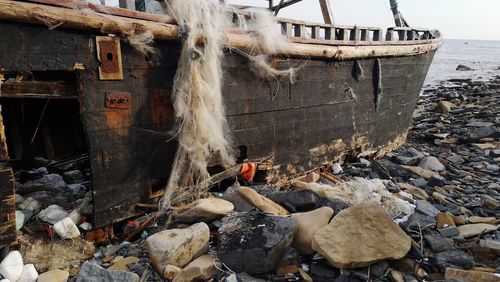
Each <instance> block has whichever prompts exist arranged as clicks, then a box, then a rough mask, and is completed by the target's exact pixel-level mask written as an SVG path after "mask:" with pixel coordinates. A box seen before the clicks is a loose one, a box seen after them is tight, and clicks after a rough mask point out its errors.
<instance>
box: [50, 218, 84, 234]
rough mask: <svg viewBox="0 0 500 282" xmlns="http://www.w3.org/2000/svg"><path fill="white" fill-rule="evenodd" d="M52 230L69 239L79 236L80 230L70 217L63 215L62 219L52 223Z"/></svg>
mask: <svg viewBox="0 0 500 282" xmlns="http://www.w3.org/2000/svg"><path fill="white" fill-rule="evenodd" d="M54 231H55V232H56V233H57V235H59V237H61V238H63V239H71V238H75V237H78V236H80V230H78V227H76V225H75V223H74V222H73V220H71V218H69V217H65V218H64V219H63V220H61V221H59V222H57V223H56V224H54Z"/></svg>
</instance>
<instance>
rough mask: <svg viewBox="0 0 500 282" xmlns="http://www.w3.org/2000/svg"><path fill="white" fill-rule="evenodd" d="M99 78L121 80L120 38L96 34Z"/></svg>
mask: <svg viewBox="0 0 500 282" xmlns="http://www.w3.org/2000/svg"><path fill="white" fill-rule="evenodd" d="M95 41H96V46H97V59H98V60H99V62H100V63H101V64H100V65H99V79H101V80H122V79H123V66H122V53H121V48H120V39H119V38H117V37H112V36H96V38H95Z"/></svg>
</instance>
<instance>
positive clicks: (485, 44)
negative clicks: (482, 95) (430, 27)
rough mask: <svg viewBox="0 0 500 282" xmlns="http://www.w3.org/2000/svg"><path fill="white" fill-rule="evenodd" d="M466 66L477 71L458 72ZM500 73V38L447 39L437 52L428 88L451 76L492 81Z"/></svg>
mask: <svg viewBox="0 0 500 282" xmlns="http://www.w3.org/2000/svg"><path fill="white" fill-rule="evenodd" d="M458 65H465V66H467V67H470V68H472V69H474V71H457V70H456V68H457V66H458ZM496 75H500V41H498V40H467V39H446V40H444V41H443V46H442V47H441V48H440V49H439V50H438V51H437V53H436V56H435V57H434V61H433V63H432V65H431V67H430V69H429V72H428V74H427V78H426V80H425V83H424V87H429V86H433V85H436V84H438V83H439V82H441V81H445V80H449V79H468V78H469V79H473V80H485V81H486V80H490V79H491V78H493V77H495V76H496Z"/></svg>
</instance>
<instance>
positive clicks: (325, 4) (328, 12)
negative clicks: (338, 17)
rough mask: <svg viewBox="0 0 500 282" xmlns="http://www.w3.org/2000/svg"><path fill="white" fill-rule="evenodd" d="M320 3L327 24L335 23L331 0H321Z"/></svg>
mask: <svg viewBox="0 0 500 282" xmlns="http://www.w3.org/2000/svg"><path fill="white" fill-rule="evenodd" d="M319 5H320V6H321V13H322V14H323V20H324V21H325V24H331V25H335V21H334V20H333V13H332V9H331V8H330V1H329V0H319Z"/></svg>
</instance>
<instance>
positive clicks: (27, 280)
mask: <svg viewBox="0 0 500 282" xmlns="http://www.w3.org/2000/svg"><path fill="white" fill-rule="evenodd" d="M37 278H38V272H37V271H36V269H35V266H34V265H33V264H25V265H24V266H23V272H22V273H21V277H19V279H18V280H17V282H36V281H37Z"/></svg>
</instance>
